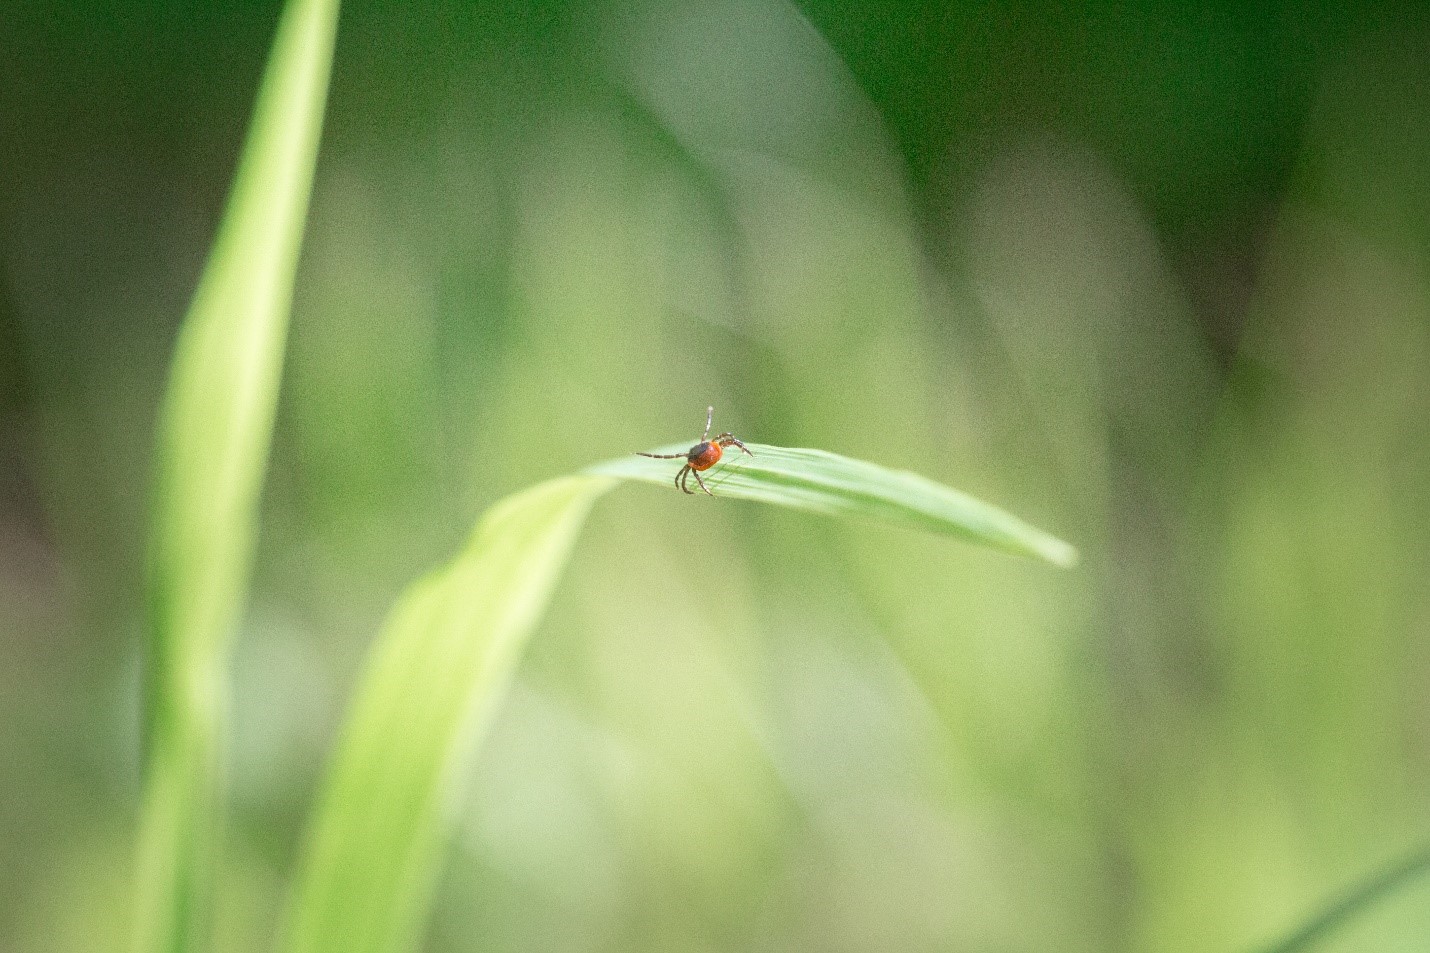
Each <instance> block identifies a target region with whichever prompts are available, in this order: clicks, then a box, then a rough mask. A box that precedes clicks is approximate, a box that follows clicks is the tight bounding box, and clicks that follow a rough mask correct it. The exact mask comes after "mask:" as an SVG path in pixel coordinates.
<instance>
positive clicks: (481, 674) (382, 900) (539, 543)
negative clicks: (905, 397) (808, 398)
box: [282, 446, 1075, 953]
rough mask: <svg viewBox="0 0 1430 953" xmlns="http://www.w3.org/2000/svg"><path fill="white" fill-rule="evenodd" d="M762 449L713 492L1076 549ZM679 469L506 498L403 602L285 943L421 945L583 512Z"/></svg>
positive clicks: (953, 499)
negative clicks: (448, 843)
mask: <svg viewBox="0 0 1430 953" xmlns="http://www.w3.org/2000/svg"><path fill="white" fill-rule="evenodd" d="M755 451H756V453H757V454H758V456H757V457H756V458H754V460H750V459H749V458H744V457H742V458H740V459H739V460H737V461H731V463H730V464H729V465H726V466H722V467H720V468H716V469H714V470H712V471H710V475H709V476H708V477H707V478H706V479H707V482H709V483H710V486H711V489H712V490H714V492H715V493H717V494H720V495H722V496H732V497H735V496H738V497H744V498H746V499H757V500H761V501H764V502H767V503H775V504H778V505H782V506H790V507H794V508H796V509H805V510H814V511H817V512H821V513H826V514H832V515H843V516H866V517H872V518H876V519H884V520H893V521H896V522H900V523H907V524H910V525H913V526H917V527H922V528H925V529H930V530H934V531H936V532H943V533H950V534H954V535H958V536H962V537H965V538H968V539H973V540H977V541H979V542H983V543H987V544H989V545H993V546H997V547H1000V548H1003V549H1008V550H1013V551H1015V552H1019V553H1025V554H1029V555H1034V556H1040V557H1043V558H1046V559H1049V560H1052V561H1053V562H1056V563H1059V564H1062V565H1067V564H1069V563H1071V562H1072V561H1073V560H1074V558H1075V553H1074V551H1073V549H1072V547H1070V546H1068V545H1067V544H1066V543H1063V542H1062V541H1060V540H1057V539H1054V538H1053V537H1051V536H1048V535H1047V534H1045V533H1042V532H1040V531H1039V530H1036V529H1034V528H1032V527H1031V526H1028V525H1027V524H1025V523H1023V522H1021V521H1020V520H1017V519H1016V518H1014V517H1012V516H1010V515H1009V514H1007V513H1004V512H1003V511H1002V510H999V509H997V508H995V507H992V506H989V505H988V504H986V503H980V502H979V501H977V500H974V499H971V498H970V497H967V496H964V495H962V494H960V493H956V492H954V491H953V490H950V489H948V488H947V487H944V486H940V485H939V484H937V483H934V482H932V481H930V480H926V479H924V478H922V477H918V476H915V475H913V474H910V473H901V472H896V471H892V470H886V469H884V468H882V467H878V466H875V465H874V464H870V463H864V462H861V461H858V460H849V459H847V458H844V457H838V456H835V455H834V454H828V453H821V452H819V451H815V450H785V449H781V448H778V447H764V446H757V447H756V448H755ZM663 452H664V451H663ZM671 452H673V451H671ZM756 461H758V465H757V466H756V465H754V464H755V463H756ZM678 468H679V461H673V462H672V461H655V460H647V459H644V458H640V457H632V458H631V459H630V460H625V459H622V460H615V461H610V462H608V463H604V464H600V465H598V466H596V467H593V468H592V469H591V470H589V471H587V472H586V473H583V474H580V475H577V476H571V477H565V478H562V479H558V480H552V481H550V482H547V483H542V484H540V485H538V486H536V487H534V488H532V489H530V490H526V491H525V492H522V493H519V494H517V495H515V496H511V497H508V498H507V499H505V500H503V501H502V502H501V503H499V504H497V505H496V506H495V507H493V508H492V509H491V511H490V512H489V513H488V514H487V515H486V516H485V517H484V518H483V519H482V521H481V523H480V524H479V525H478V527H477V530H476V533H475V535H474V536H473V538H472V541H471V542H470V544H468V546H467V548H466V549H465V550H464V551H463V552H462V553H461V554H459V555H458V557H457V558H456V559H455V560H454V561H453V562H452V563H451V564H450V565H449V566H448V567H447V568H445V569H443V570H441V571H439V572H437V573H436V574H435V575H433V576H431V577H429V578H427V579H424V580H422V581H420V582H418V583H417V584H416V585H414V586H413V587H412V588H411V589H410V590H409V591H408V592H407V594H406V595H405V596H404V597H403V598H402V599H401V600H400V601H399V602H398V604H397V606H396V607H395V608H394V610H393V612H392V615H391V616H390V617H389V618H388V620H387V623H386V625H385V626H384V628H383V631H382V633H381V635H380V636H379V637H378V640H377V643H376V645H375V646H374V647H373V650H372V654H371V657H370V659H369V663H368V666H367V668H366V671H365V673H364V675H363V678H362V681H361V684H360V685H359V687H358V689H357V692H356V695H355V697H354V699H353V702H352V705H351V708H350V710H349V713H348V718H347V722H346V724H345V726H344V728H343V731H342V736H341V739H340V741H339V744H338V749H337V752H336V754H335V757H334V761H333V765H332V767H331V769H330V771H329V775H328V778H327V780H326V782H325V785H324V789H323V791H322V794H321V796H320V799H319V801H318V803H317V805H316V807H315V809H314V815H313V818H312V821H311V826H310V829H309V837H308V843H307V846H306V850H305V853H304V858H303V861H302V865H301V869H300V870H299V871H298V875H297V880H296V884H295V888H294V896H293V900H292V906H291V909H290V920H289V924H288V932H287V935H286V937H285V941H284V944H283V947H282V948H283V949H284V950H286V951H287V953H339V951H342V953H404V951H407V950H410V949H412V948H413V947H414V946H415V945H416V943H417V942H418V940H419V938H420V931H421V928H422V924H423V922H424V920H425V918H426V913H427V908H428V904H429V902H430V897H431V892H432V888H433V884H434V882H435V880H436V877H437V874H438V872H439V869H440V866H441V858H442V854H443V849H444V843H445V840H446V833H447V829H448V825H449V821H450V818H449V816H448V815H449V814H450V812H451V810H452V809H453V807H454V806H455V805H456V804H459V803H460V801H461V797H462V791H463V788H464V786H465V785H464V771H463V767H462V766H463V765H464V764H465V763H467V762H468V761H469V759H470V758H471V757H472V756H473V755H474V753H475V751H476V748H477V746H478V743H479V741H480V739H481V736H482V734H483V732H484V731H485V729H486V725H487V722H488V721H489V720H490V716H491V713H492V710H493V709H494V708H495V706H496V705H497V704H498V703H499V702H500V700H501V697H502V694H503V692H504V690H505V688H506V686H507V684H508V683H509V681H510V679H511V675H512V672H513V671H514V669H515V667H516V663H517V661H518V659H519V658H520V655H521V650H522V647H523V645H524V644H525V641H526V638H527V636H528V635H530V633H531V631H532V629H533V628H534V627H535V626H536V623H537V621H538V619H539V617H540V615H541V612H542V611H543V609H544V608H545V606H546V603H547V600H548V597H549V595H550V592H551V589H552V587H553V586H554V585H555V582H556V579H557V577H558V576H559V574H560V572H561V570H562V568H563V567H564V565H565V563H566V560H567V557H568V556H569V554H570V551H571V548H572V546H573V544H574V543H575V540H576V536H577V534H578V533H579V532H580V529H581V526H582V525H583V523H584V521H585V518H586V514H587V512H588V511H589V509H590V507H591V505H592V503H593V502H594V501H595V500H596V499H597V497H599V496H600V495H601V494H603V493H605V492H606V491H607V490H609V489H610V488H611V487H613V486H615V485H616V484H617V483H618V482H619V479H621V478H623V479H632V480H649V481H652V482H657V483H661V484H665V485H667V486H669V484H670V481H671V479H672V478H673V477H674V475H675V472H676V470H677V469H678ZM668 492H671V493H674V492H675V490H674V489H673V488H671V489H669V491H668ZM706 502H707V501H705V500H704V499H703V498H702V499H701V500H699V501H696V503H697V505H704V504H705V503H706Z"/></svg>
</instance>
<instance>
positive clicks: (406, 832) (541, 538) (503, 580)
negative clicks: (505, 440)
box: [283, 476, 616, 953]
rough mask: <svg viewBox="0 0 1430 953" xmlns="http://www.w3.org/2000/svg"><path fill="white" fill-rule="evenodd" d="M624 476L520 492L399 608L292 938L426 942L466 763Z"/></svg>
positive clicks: (308, 870) (346, 748)
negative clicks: (567, 569) (594, 517)
mask: <svg viewBox="0 0 1430 953" xmlns="http://www.w3.org/2000/svg"><path fill="white" fill-rule="evenodd" d="M615 482H616V481H614V480H612V479H609V478H606V477H597V476H574V477H565V478H563V479H558V480H551V481H548V482H546V483H542V484H539V485H537V486H535V487H533V488H531V489H529V490H526V491H524V492H522V493H518V494H516V495H515V496H509V497H507V498H506V499H505V500H503V501H502V502H500V503H498V504H497V505H496V506H495V507H493V508H492V509H491V510H490V511H489V512H488V513H487V515H486V516H485V517H484V518H483V519H482V521H481V522H480V524H478V526H477V530H476V533H475V534H474V535H473V537H472V540H471V542H470V543H469V544H468V545H467V548H466V549H465V550H464V551H463V552H462V553H461V554H460V555H459V556H458V557H457V558H456V560H454V561H453V562H452V563H451V564H450V565H449V566H448V567H447V568H445V569H443V570H441V571H439V572H437V573H436V574H434V575H432V576H429V577H428V578H426V579H424V580H421V581H420V582H418V583H417V584H416V585H414V586H413V587H412V588H410V589H409V590H408V592H407V593H406V594H405V595H404V596H403V597H402V599H401V600H400V601H399V602H398V604H397V606H396V607H395V608H394V609H393V612H392V614H391V616H389V618H388V620H387V623H386V625H385V626H384V627H383V631H382V634H381V636H379V638H378V640H377V644H376V645H375V646H374V647H373V650H372V655H371V657H370V662H369V665H368V667H367V670H366V673H365V675H364V677H363V680H362V684H361V686H360V687H359V689H358V691H357V694H356V698H355V700H354V703H353V706H352V709H351V712H350V714H349V717H348V721H347V724H346V726H345V728H344V731H343V735H342V738H341V740H340V741H339V745H338V750H337V753H336V755H335V757H334V761H333V765H332V768H331V769H330V772H329V775H328V779H327V782H326V785H325V788H324V791H323V793H322V795H321V800H320V802H319V803H318V804H317V806H316V810H315V815H314V821H313V824H312V827H311V829H310V832H309V840H308V844H307V848H306V852H305V856H304V860H303V865H302V869H301V870H300V871H299V874H298V879H297V883H296V888H295V894H294V898H293V905H292V909H291V911H290V913H291V918H290V923H289V928H288V935H287V937H286V942H285V943H284V945H283V948H284V949H286V950H289V951H291V953H299V951H304V953H317V951H320V950H332V951H337V950H342V951H346V953H376V951H387V950H408V949H411V948H412V947H413V946H414V945H415V943H416V940H417V938H418V931H419V930H420V928H421V925H422V921H423V920H424V919H425V914H426V910H427V905H428V901H429V898H430V894H431V890H432V885H433V881H434V880H435V878H436V875H437V871H438V869H439V866H440V860H441V856H442V852H443V847H444V843H445V835H446V832H447V827H448V821H449V817H448V815H449V814H450V813H451V810H450V809H451V808H452V807H453V804H454V802H455V800H456V799H457V797H458V795H459V793H460V791H461V790H462V789H463V787H464V783H463V780H464V779H463V774H464V772H463V770H462V767H463V765H464V763H465V762H466V761H467V760H468V758H469V757H470V756H471V755H472V754H473V752H474V751H475V749H476V747H477V744H476V742H477V740H478V739H479V738H480V736H481V734H482V733H483V731H484V729H485V728H486V724H487V722H488V721H489V720H490V715H491V712H492V710H493V708H494V707H495V706H496V704H497V702H498V701H499V700H500V699H501V697H502V695H503V694H504V692H505V689H506V685H507V683H508V682H509V681H510V679H511V674H512V671H513V670H514V669H515V668H516V663H517V659H518V658H519V657H520V654H521V649H522V647H523V646H524V645H525V643H526V637H527V635H528V634H530V632H531V630H532V628H534V627H535V625H536V622H537V620H538V618H539V617H540V615H541V612H542V611H543V610H544V609H545V608H546V603H547V600H548V598H549V596H550V593H551V589H552V587H553V586H554V585H555V583H556V579H557V576H559V575H560V573H561V570H562V568H563V567H564V566H565V565H566V559H567V557H568V555H569V554H570V551H571V547H572V545H573V544H574V543H575V541H576V536H577V534H578V533H579V532H580V530H581V526H582V524H583V523H584V522H585V519H586V513H587V511H589V510H590V508H591V504H592V503H593V502H594V501H595V499H596V498H597V497H598V496H600V495H601V494H602V493H604V492H606V490H608V489H609V488H610V487H611V486H613V485H614V484H615Z"/></svg>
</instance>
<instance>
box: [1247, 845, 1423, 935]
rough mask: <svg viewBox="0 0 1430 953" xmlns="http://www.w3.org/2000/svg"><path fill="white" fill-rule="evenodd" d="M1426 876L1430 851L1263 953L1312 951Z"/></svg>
mask: <svg viewBox="0 0 1430 953" xmlns="http://www.w3.org/2000/svg"><path fill="white" fill-rule="evenodd" d="M1427 874H1430V849H1426V850H1421V851H1420V852H1418V853H1416V854H1414V855H1412V856H1410V857H1407V858H1405V859H1404V860H1401V861H1398V862H1396V863H1395V864H1392V865H1391V866H1389V867H1387V868H1386V869H1384V870H1382V871H1380V872H1379V873H1377V874H1375V875H1374V876H1372V877H1371V878H1370V879H1369V880H1367V881H1366V882H1365V883H1363V884H1361V885H1360V886H1358V887H1356V888H1355V889H1353V890H1351V891H1350V892H1349V893H1347V894H1346V895H1345V896H1343V897H1341V898H1340V899H1338V900H1336V901H1334V902H1332V903H1330V904H1328V905H1327V906H1326V907H1324V908H1322V909H1321V910H1320V911H1319V912H1317V913H1316V914H1315V915H1313V916H1312V917H1311V918H1310V919H1309V920H1307V921H1306V922H1305V923H1304V924H1302V925H1301V926H1300V927H1299V928H1297V929H1296V930H1295V932H1293V933H1289V934H1287V935H1286V936H1285V937H1283V938H1282V939H1281V940H1279V941H1278V942H1276V943H1275V944H1273V945H1271V946H1269V947H1267V948H1266V949H1265V950H1264V951H1263V953H1302V951H1303V950H1309V949H1312V948H1314V947H1315V946H1317V945H1318V944H1319V943H1320V942H1321V941H1322V940H1324V939H1326V938H1327V937H1329V936H1330V935H1331V934H1332V933H1334V932H1335V931H1336V929H1337V928H1339V927H1341V926H1343V925H1344V924H1345V923H1346V922H1347V921H1349V920H1351V919H1352V918H1354V917H1356V916H1358V915H1359V914H1361V913H1364V912H1366V911H1367V910H1368V909H1369V908H1370V907H1372V906H1374V905H1375V904H1377V903H1379V902H1380V901H1382V900H1384V899H1386V898H1387V897H1389V896H1390V895H1391V894H1393V893H1395V892H1396V891H1398V890H1400V889H1401V888H1402V887H1406V886H1409V885H1410V884H1413V883H1414V882H1415V881H1417V880H1419V879H1421V878H1422V877H1424V876H1426V875H1427Z"/></svg>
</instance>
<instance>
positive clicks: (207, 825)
mask: <svg viewBox="0 0 1430 953" xmlns="http://www.w3.org/2000/svg"><path fill="white" fill-rule="evenodd" d="M337 15H338V0H290V2H289V4H288V5H287V7H286V8H285V10H284V12H283V14H282V18H281V20H280V22H279V25H278V28H277V32H276V34H275V38H274V43H273V49H272V52H271V54H270V56H269V60H268V65H267V68H266V71H265V73H264V78H263V82H262V87H261V89H260V91H259V94H258V100H257V104H256V106H255V109H254V115H253V119H252V122H251V125H250V128H249V134H248V139H247V141H246V144H245V147H244V151H243V154H242V157H241V158H240V161H239V166H238V170H237V172H236V174H235V180H234V184H233V188H232V191H231V193H230V196H229V201H228V205H227V208H226V209H225V212H224V217H223V221H222V223H221V225H220V227H219V232H218V235H217V236H216V238H215V241H214V247H213V250H212V252H211V253H210V256H209V260H208V264H207V265H206V267H205V269H204V272H203V275H202V277H201V279H200V283H199V287H198V289H197V291H196V292H195V295H194V299H193V303H192V304H191V306H190V309H189V313H188V316H187V317H186V318H185V320H184V323H183V326H182V327H181V329H180V332H179V339H178V343H177V345H176V348H175V355H174V361H173V365H172V368H171V372H170V379H169V387H168V392H167V395H166V398H165V401H164V405H163V408H162V411H161V419H160V424H159V430H158V437H157V443H156V447H155V455H156V465H155V470H156V473H155V486H154V496H153V501H154V502H153V516H152V527H151V538H150V544H149V552H148V565H147V579H146V585H147V592H148V611H149V624H148V647H147V656H146V672H145V681H146V686H145V691H146V704H147V710H146V713H145V748H146V751H145V758H146V766H145V780H144V784H145V786H144V792H143V799H142V803H141V808H140V821H139V835H138V840H139V845H138V854H139V857H138V870H137V876H136V894H135V909H134V924H133V942H134V948H135V949H136V950H138V951H140V953H151V951H172V953H178V951H184V950H190V949H198V948H203V947H206V946H207V945H208V944H207V942H206V941H207V932H208V930H209V928H210V923H211V919H212V902H213V881H214V877H215V875H216V873H215V871H216V867H217V863H218V860H217V850H218V839H219V834H218V831H219V815H220V806H219V805H220V801H221V797H222V790H221V789H222V780H221V770H220V764H221V761H222V756H221V750H222V744H223V718H224V708H225V706H226V704H227V692H226V682H227V671H226V669H227V662H228V655H229V645H230V642H231V640H232V632H233V629H234V627H235V625H236V623H237V619H238V616H239V611H240V607H241V604H242V601H243V594H244V592H245V590H246V588H247V578H248V573H249V569H250V563H251V557H252V549H253V537H254V524H255V512H256V509H257V505H258V498H259V493H260V490H261V487H262V481H263V473H264V470H265V469H266V466H267V459H268V450H269V443H270V439H271V433H272V428H273V415H274V407H275V404H276V400H277V392H278V381H279V378H280V377H281V373H282V364H283V350H284V344H285V340H286V336H287V326H288V314H289V309H290V307H291V303H292V294H293V276H294V271H295V269H296V266H297V259H298V252H299V248H300V245H301V243H302V237H303V225H304V220H305V218H306V216H307V210H308V201H309V195H310V192H311V188H312V179H313V168H314V164H315V162H316V156H317V150H318V140H319V134H320V131H321V127H322V119H323V108H324V102H325V100H326V98H327V89H328V80H329V74H330V71H331V64H332V54H333V44H334V40H335V34H336V28H337Z"/></svg>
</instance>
